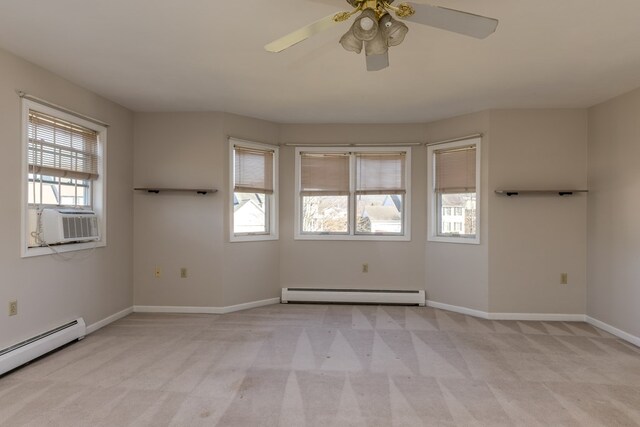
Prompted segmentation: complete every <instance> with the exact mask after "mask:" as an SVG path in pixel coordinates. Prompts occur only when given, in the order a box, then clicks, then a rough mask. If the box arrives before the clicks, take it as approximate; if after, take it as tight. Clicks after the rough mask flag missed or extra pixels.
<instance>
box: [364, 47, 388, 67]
mask: <svg viewBox="0 0 640 427" xmlns="http://www.w3.org/2000/svg"><path fill="white" fill-rule="evenodd" d="M365 56H366V58H367V71H380V70H383V69H385V68H387V67H388V66H389V51H386V52H385V53H381V54H380V55H365Z"/></svg>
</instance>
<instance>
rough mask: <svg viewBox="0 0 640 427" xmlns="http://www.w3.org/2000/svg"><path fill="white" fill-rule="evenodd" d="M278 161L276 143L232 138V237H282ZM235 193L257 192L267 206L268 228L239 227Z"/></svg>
mask: <svg viewBox="0 0 640 427" xmlns="http://www.w3.org/2000/svg"><path fill="white" fill-rule="evenodd" d="M278 161H279V148H278V147H277V146H275V145H270V144H262V143H258V142H251V141H244V140H241V139H236V138H231V137H230V138H229V195H230V196H229V202H228V203H229V241H230V242H255V241H264V240H278V238H279V232H278V226H279V224H278V223H279V220H278V185H279V183H278ZM235 193H254V194H255V195H256V197H260V198H263V200H261V202H262V204H263V206H262V208H263V209H264V213H263V214H264V218H265V229H266V230H265V231H250V230H248V231H243V232H240V231H236V224H235V221H236V217H235V203H234V201H235Z"/></svg>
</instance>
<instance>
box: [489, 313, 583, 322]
mask: <svg viewBox="0 0 640 427" xmlns="http://www.w3.org/2000/svg"><path fill="white" fill-rule="evenodd" d="M489 319H491V320H524V321H528V320H532V321H536V322H541V321H544V322H584V321H585V315H584V314H556V313H489Z"/></svg>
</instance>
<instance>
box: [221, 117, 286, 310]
mask: <svg viewBox="0 0 640 427" xmlns="http://www.w3.org/2000/svg"><path fill="white" fill-rule="evenodd" d="M223 126H224V134H225V135H226V136H232V137H235V138H239V139H245V140H249V141H255V142H263V143H267V144H277V143H278V135H279V127H278V125H276V124H273V123H270V122H266V121H263V120H257V119H251V118H247V117H242V116H237V115H233V114H224V122H223ZM224 143H225V147H226V150H227V151H225V161H224V164H223V165H222V168H223V169H224V171H225V189H228V188H229V186H230V182H229V181H230V175H229V162H228V161H227V159H228V158H229V151H228V144H227V143H226V140H225V141H224ZM280 179H282V176H281V178H280ZM232 197H233V195H232V193H231V191H230V190H227V191H226V192H225V199H224V200H225V205H226V206H229V205H230V203H231V200H232ZM224 214H225V222H224V224H225V230H229V224H230V211H229V210H228V209H225V210H224ZM284 226H286V224H285V223H283V222H282V217H281V219H280V228H282V227H284ZM223 240H224V256H225V257H224V259H225V261H224V268H223V270H222V271H223V273H224V280H225V283H224V305H225V306H230V305H236V304H241V303H246V302H251V301H260V300H263V299H267V298H275V297H278V296H280V288H281V286H280V243H279V242H278V241H264V242H233V243H230V242H229V233H228V231H227V232H226V235H225V238H224V239H223Z"/></svg>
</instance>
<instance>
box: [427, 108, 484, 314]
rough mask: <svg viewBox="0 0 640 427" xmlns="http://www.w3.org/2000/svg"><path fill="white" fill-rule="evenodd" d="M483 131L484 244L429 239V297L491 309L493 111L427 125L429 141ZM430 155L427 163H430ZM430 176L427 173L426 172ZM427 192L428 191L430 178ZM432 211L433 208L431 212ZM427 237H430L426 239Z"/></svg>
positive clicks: (482, 211)
mask: <svg viewBox="0 0 640 427" xmlns="http://www.w3.org/2000/svg"><path fill="white" fill-rule="evenodd" d="M475 133H482V134H484V137H483V138H482V144H481V166H480V173H481V175H482V177H481V185H480V195H481V198H480V244H479V245H467V244H456V243H442V242H429V241H427V242H426V245H425V246H426V252H425V266H426V271H427V274H426V290H427V299H428V300H430V301H435V302H439V303H444V304H450V305H456V306H460V307H466V308H471V309H474V310H481V311H488V307H489V260H488V252H489V251H488V247H489V240H490V236H489V233H488V231H489V227H488V220H487V218H489V203H488V198H487V197H486V196H483V195H486V194H487V193H488V186H487V184H488V179H487V177H488V174H489V168H488V167H487V165H488V162H489V158H490V153H491V135H490V132H489V112H488V111H487V112H482V113H476V114H469V115H465V116H460V117H455V118H451V119H446V120H440V121H437V122H433V123H429V124H427V125H426V136H427V141H429V142H436V141H442V140H447V139H452V138H460V137H463V136H467V135H471V134H475ZM426 162H427V160H426V158H425V159H424V163H423V164H424V165H425V166H426ZM425 179H426V175H425ZM422 191H423V192H425V193H426V191H427V189H426V182H425V184H424V190H422ZM430 212H431V211H429V214H430ZM425 240H426V239H425Z"/></svg>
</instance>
